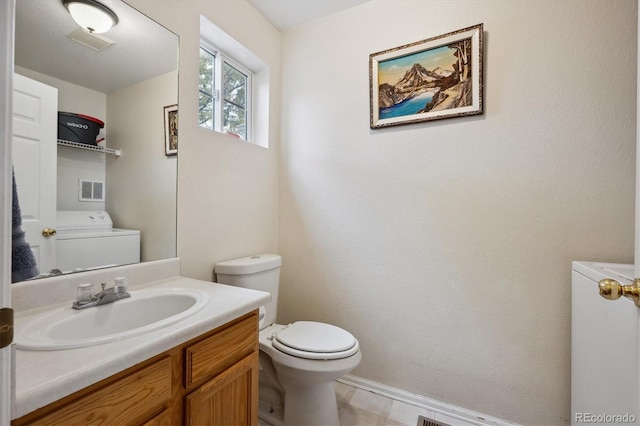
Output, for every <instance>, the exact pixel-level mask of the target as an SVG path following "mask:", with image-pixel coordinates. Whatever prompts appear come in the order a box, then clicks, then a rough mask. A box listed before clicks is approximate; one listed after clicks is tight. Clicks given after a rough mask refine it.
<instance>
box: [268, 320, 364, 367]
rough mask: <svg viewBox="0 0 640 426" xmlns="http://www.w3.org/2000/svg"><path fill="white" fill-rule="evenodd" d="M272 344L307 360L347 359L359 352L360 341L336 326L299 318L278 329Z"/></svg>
mask: <svg viewBox="0 0 640 426" xmlns="http://www.w3.org/2000/svg"><path fill="white" fill-rule="evenodd" d="M272 344H273V346H274V347H275V348H276V349H278V350H280V351H282V352H284V353H287V354H289V355H294V356H297V357H300V358H307V359H339V358H347V357H349V356H351V355H353V354H355V353H356V352H358V349H359V345H358V341H357V340H356V338H355V337H353V335H352V334H351V333H349V332H348V331H346V330H343V329H342V328H340V327H336V326H335V325H331V324H325V323H321V322H314V321H298V322H294V323H293V324H291V325H289V326H288V327H286V328H284V329H282V330H281V331H279V332H278V333H277V334H276V335H275V336H274V339H273V340H272Z"/></svg>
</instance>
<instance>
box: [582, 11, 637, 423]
mask: <svg viewBox="0 0 640 426" xmlns="http://www.w3.org/2000/svg"><path fill="white" fill-rule="evenodd" d="M638 3H639V5H640V1H639V2H638ZM638 29H639V30H640V15H639V16H638ZM638 40H639V42H640V31H638ZM637 61H638V88H637V90H638V94H637V98H636V102H637V105H638V108H637V116H636V127H637V130H636V148H637V149H636V208H635V210H636V212H635V213H636V218H635V258H634V265H633V267H631V266H630V268H629V269H632V270H633V277H636V278H635V280H634V279H632V278H633V277H632V276H628V275H626V276H625V274H616V273H615V271H611V273H604V274H602V278H604V279H613V280H615V281H616V282H618V283H619V284H620V285H622V286H625V287H626V289H625V290H626V292H628V293H636V295H637V297H638V298H639V299H640V280H638V278H640V137H639V135H640V54H639V55H638V57H637ZM573 275H574V276H573V282H572V291H573V294H572V305H574V306H573V307H572V317H573V319H574V322H575V318H576V316H580V315H579V314H580V312H579V310H580V309H583V308H585V304H590V309H591V310H587V311H585V312H583V314H582V316H581V318H587V321H586V322H588V323H590V324H591V325H590V326H589V328H590V329H591V339H588V338H585V337H586V334H583V335H582V337H580V336H578V337H577V338H576V335H575V333H574V331H575V327H574V326H573V324H572V333H573V334H574V336H573V340H574V341H572V343H571V345H572V351H575V350H578V351H586V352H584V353H586V357H584V356H583V357H581V359H580V361H579V362H580V363H582V362H584V364H581V365H585V367H578V366H577V365H575V364H576V360H575V359H573V354H572V378H571V381H572V394H571V398H572V401H571V405H572V408H573V409H572V413H571V416H572V418H571V422H572V424H585V423H599V424H640V301H634V300H632V297H620V296H621V294H617V293H619V292H620V287H618V284H615V285H612V284H613V283H603V282H602V281H600V284H601V285H602V284H609V290H608V291H605V296H606V293H610V294H609V297H608V298H612V299H617V300H612V301H607V300H604V299H597V300H593V299H590V297H591V296H590V295H591V294H597V293H598V287H597V286H596V285H595V283H596V282H598V281H592V282H591V283H590V285H588V287H590V290H589V295H587V294H586V293H584V292H583V290H581V289H580V288H583V289H584V288H587V286H586V285H585V286H580V285H579V283H580V282H581V281H582V282H585V281H584V280H585V276H583V275H582V274H578V279H576V271H575V262H574V271H573ZM587 275H589V274H587ZM591 275H593V274H591ZM629 275H630V274H629ZM585 284H586V282H585ZM576 296H577V298H579V299H580V302H576V300H575V297H576ZM629 296H632V294H629ZM576 303H578V306H576ZM598 304H599V305H598ZM605 304H606V305H605ZM582 325H585V324H582ZM603 336H604V337H603ZM577 345H578V346H582V347H576V346H577ZM587 358H588V359H587ZM589 360H590V361H589ZM587 365H588V367H587ZM576 382H577V383H579V384H580V389H576V388H575V386H576ZM578 399H580V401H578ZM584 401H591V402H590V403H588V404H586V405H585V404H584V403H583V402H584ZM576 410H578V411H580V412H577V413H576V412H574V411H576ZM582 411H586V412H585V413H583V412H582ZM625 414H627V415H628V416H627V417H626V418H619V417H615V416H620V415H621V416H624V415H625ZM576 416H582V418H581V419H577V418H576ZM586 416H589V417H586ZM607 416H610V417H607ZM629 416H633V421H632V422H629V421H630V420H632V419H631V418H630V417H629Z"/></svg>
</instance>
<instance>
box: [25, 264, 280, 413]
mask: <svg viewBox="0 0 640 426" xmlns="http://www.w3.org/2000/svg"><path fill="white" fill-rule="evenodd" d="M150 287H159V288H163V287H188V288H195V289H199V290H202V291H205V292H207V293H208V294H209V295H210V300H209V302H208V304H207V305H206V306H205V307H204V308H203V309H202V310H200V311H198V312H196V313H195V314H193V315H192V316H190V317H188V318H186V319H184V320H182V321H180V322H178V323H175V324H171V325H169V326H167V327H164V328H160V329H158V330H155V331H152V332H149V333H146V334H144V335H141V336H135V337H129V338H126V339H123V340H119V341H115V342H111V343H105V344H100V345H96V346H89V347H83V348H77V349H66V350H55V351H26V350H16V359H15V363H16V380H15V391H16V407H15V410H13V411H14V412H13V413H12V419H14V418H18V417H21V416H23V415H25V414H28V413H30V412H32V411H34V410H36V409H38V408H40V407H43V406H45V405H47V404H49V403H51V402H54V401H57V400H58V399H60V398H63V397H65V396H67V395H70V394H72V393H73V392H76V391H78V390H80V389H83V388H85V387H87V386H89V385H91V384H93V383H96V382H98V381H100V380H102V379H105V378H107V377H110V376H112V375H114V374H116V373H118V372H120V371H123V370H125V369H127V368H129V367H132V366H134V365H136V364H138V363H140V362H142V361H145V360H147V359H149V358H151V357H153V356H155V355H158V354H160V353H162V352H164V351H166V350H169V349H171V348H173V347H175V346H177V345H180V344H182V343H184V342H186V341H188V340H190V339H192V338H194V337H198V336H199V335H201V334H203V333H206V332H208V331H210V330H212V329H214V328H216V327H219V326H221V325H223V324H226V323H228V322H229V321H232V320H234V319H236V318H238V317H241V316H242V315H244V314H247V313H249V312H251V311H253V310H255V309H258V308H259V307H260V306H261V305H264V304H266V303H268V302H269V301H270V300H271V295H270V294H269V293H265V292H261V291H254V290H248V289H244V288H240V287H233V286H228V285H224V284H217V283H212V282H206V281H200V280H195V279H191V278H184V277H173V278H167V279H164V280H161V281H155V282H153V283H149V284H148V285H144V286H139V287H135V288H132V289H131V291H134V290H137V289H142V288H144V289H148V288H150ZM115 303H117V302H115ZM67 304H68V305H70V304H71V301H69V302H67ZM56 306H60V305H52V306H51V307H50V308H54V307H56ZM41 312H42V308H38V309H33V310H29V311H24V312H19V313H17V314H16V318H15V322H16V323H19V322H20V321H21V320H23V321H24V320H27V319H29V318H30V317H32V316H33V315H35V314H37V313H41Z"/></svg>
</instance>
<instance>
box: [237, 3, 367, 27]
mask: <svg viewBox="0 0 640 426" xmlns="http://www.w3.org/2000/svg"><path fill="white" fill-rule="evenodd" d="M367 1H369V0H249V3H251V4H252V5H253V6H254V7H255V8H256V9H258V10H259V11H260V13H262V14H263V15H264V17H265V18H267V20H269V22H271V23H272V24H273V26H274V27H276V28H277V29H279V30H280V31H282V30H286V29H288V28H292V27H295V26H297V25H300V24H303V23H305V22H310V21H313V20H315V19H318V18H322V17H324V16H328V15H331V14H333V13H336V12H340V11H342V10H345V9H348V8H350V7H353V6H357V5H359V4H362V3H365V2H367Z"/></svg>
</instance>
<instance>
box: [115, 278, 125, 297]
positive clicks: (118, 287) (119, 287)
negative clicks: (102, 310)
mask: <svg viewBox="0 0 640 426" xmlns="http://www.w3.org/2000/svg"><path fill="white" fill-rule="evenodd" d="M128 284H129V280H127V278H126V277H118V278H114V279H113V288H114V290H115V292H116V293H126V292H127V285H128Z"/></svg>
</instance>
